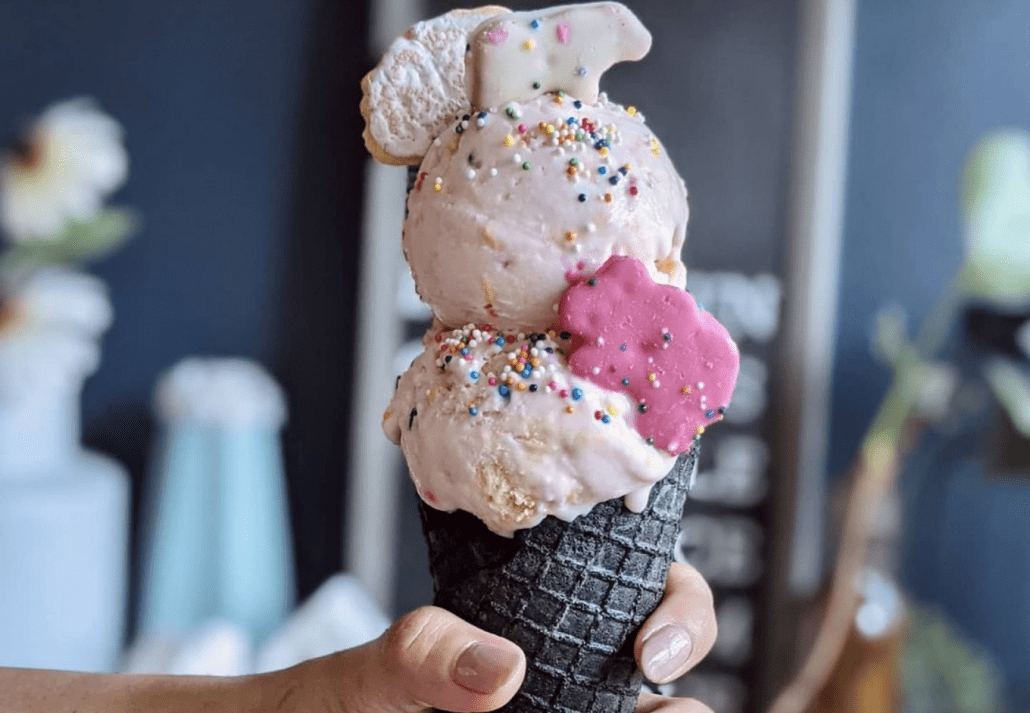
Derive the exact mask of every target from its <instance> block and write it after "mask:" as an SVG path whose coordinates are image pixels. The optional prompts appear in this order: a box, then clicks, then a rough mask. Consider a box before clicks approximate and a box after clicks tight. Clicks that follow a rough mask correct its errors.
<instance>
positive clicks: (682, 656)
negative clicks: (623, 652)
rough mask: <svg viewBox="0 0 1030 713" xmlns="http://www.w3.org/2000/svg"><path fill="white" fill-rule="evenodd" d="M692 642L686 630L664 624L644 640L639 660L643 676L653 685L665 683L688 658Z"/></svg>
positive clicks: (692, 645)
mask: <svg viewBox="0 0 1030 713" xmlns="http://www.w3.org/2000/svg"><path fill="white" fill-rule="evenodd" d="M693 648H694V642H692V641H691V640H690V634H689V633H688V632H687V630H686V629H683V628H682V627H679V626H673V625H672V624H666V625H665V626H663V627H662V628H660V629H659V630H658V631H656V632H654V633H653V634H651V635H650V636H649V637H647V638H646V639H645V640H644V647H643V649H642V650H641V652H640V660H641V663H642V666H643V669H644V676H646V677H647V679H648V680H649V681H654V682H655V683H665V682H666V680H667V679H669V678H671V677H672V676H674V675H675V674H676V672H677V671H679V669H680V668H682V667H683V665H684V664H685V663H686V662H687V659H689V658H690V652H691V651H692V650H693Z"/></svg>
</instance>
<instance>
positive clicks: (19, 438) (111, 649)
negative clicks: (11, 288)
mask: <svg viewBox="0 0 1030 713" xmlns="http://www.w3.org/2000/svg"><path fill="white" fill-rule="evenodd" d="M14 315H15V316H14V319H13V320H12V321H10V322H8V323H5V325H4V327H3V330H2V331H0V666H23V667H37V668H60V669H69V670H81V671H111V670H113V669H114V667H115V666H116V664H117V660H118V655H119V650H120V647H121V643H122V635H123V631H124V618H125V591H126V567H127V541H128V520H129V517H128V513H129V481H128V476H127V474H126V472H125V470H124V469H123V468H122V467H121V466H120V465H119V464H117V463H116V462H114V461H113V460H111V459H109V458H106V457H103V456H100V455H98V454H91V453H87V452H85V451H84V450H83V449H82V447H81V445H80V427H79V420H80V418H79V413H80V405H79V396H80V394H81V391H82V384H83V382H84V381H85V379H86V378H87V377H88V376H89V375H90V374H92V373H93V371H94V370H95V369H96V368H97V365H98V363H99V344H98V340H99V338H100V335H101V334H102V333H103V331H104V330H105V329H106V328H107V326H108V325H109V324H110V319H111V307H110V303H109V301H108V298H107V291H106V288H105V287H104V284H103V283H102V282H100V281H99V280H97V279H96V278H93V277H90V276H88V275H84V274H81V273H76V272H72V271H67V270H48V271H44V272H40V273H38V274H37V275H36V276H35V277H34V278H33V279H32V280H31V281H29V282H28V283H27V284H26V285H24V286H23V288H22V289H21V290H19V291H18V293H17V294H16V295H15V297H14Z"/></svg>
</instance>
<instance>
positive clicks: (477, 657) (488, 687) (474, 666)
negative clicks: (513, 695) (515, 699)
mask: <svg viewBox="0 0 1030 713" xmlns="http://www.w3.org/2000/svg"><path fill="white" fill-rule="evenodd" d="M518 663H519V654H518V651H517V650H513V649H512V648H511V647H508V646H496V645H494V644H482V643H476V644H472V646H470V647H468V648H467V649H465V651H464V652H463V653H462V654H461V656H459V657H458V663H457V665H456V666H455V667H454V682H455V683H457V684H458V685H459V686H461V687H462V688H467V689H468V690H470V691H474V692H476V693H494V692H495V691H496V690H497V689H498V688H500V687H501V685H502V684H503V683H504V682H505V681H507V680H508V678H509V677H510V676H511V674H512V671H514V670H515V667H516V666H518Z"/></svg>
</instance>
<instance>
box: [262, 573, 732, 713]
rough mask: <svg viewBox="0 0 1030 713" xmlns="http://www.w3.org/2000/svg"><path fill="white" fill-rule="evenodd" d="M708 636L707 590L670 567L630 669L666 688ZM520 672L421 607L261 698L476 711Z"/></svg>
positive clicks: (340, 707)
mask: <svg viewBox="0 0 1030 713" xmlns="http://www.w3.org/2000/svg"><path fill="white" fill-rule="evenodd" d="M715 634H716V625H715V609H714V607H713V604H712V593H711V590H710V589H709V588H708V585H707V584H706V583H705V581H704V579H702V578H701V575H700V574H698V572H697V570H695V569H693V568H692V567H689V566H687V565H683V564H678V563H674V564H673V565H672V567H671V568H670V570H669V576H668V579H667V581H666V591H665V598H664V599H663V600H662V603H661V604H660V605H659V606H658V608H657V609H656V610H655V611H654V613H653V614H652V615H651V616H650V617H649V618H648V619H647V621H645V622H644V626H643V627H642V628H641V630H640V634H639V635H638V636H637V640H636V642H635V655H636V658H637V662H638V664H639V665H640V667H641V670H642V671H643V672H644V675H645V676H646V677H647V678H648V679H649V680H652V681H654V682H655V683H666V682H668V681H672V680H674V679H676V678H678V677H679V676H682V675H683V674H684V673H685V672H686V671H688V670H690V669H691V668H692V667H694V666H695V665H697V663H698V662H699V661H700V660H701V659H702V658H704V656H705V654H707V653H708V651H709V650H710V649H711V648H712V644H713V643H714V642H715ZM525 672H526V659H525V656H524V655H523V653H522V650H521V649H519V648H518V647H517V646H516V645H515V644H513V643H511V642H510V641H507V640H505V639H502V638H501V637H498V636H494V635H492V634H488V633H486V632H485V631H482V630H481V629H478V628H476V627H474V626H472V625H471V624H468V623H466V622H465V621H462V620H461V619H459V618H458V617H456V616H454V615H453V614H451V613H450V612H447V611H445V610H443V609H439V608H436V607H422V608H420V609H416V610H415V611H413V612H410V613H408V614H405V615H404V616H403V617H401V618H400V619H398V620H397V621H396V622H395V623H394V625H393V626H391V627H390V628H389V629H388V630H387V631H386V633H384V634H383V635H382V636H381V637H380V638H378V639H376V640H375V641H372V642H369V643H368V644H365V645H364V646H360V647H357V648H354V649H350V650H348V651H342V652H340V653H338V654H334V655H332V656H328V657H325V658H323V659H316V660H315V661H309V662H306V663H304V664H301V665H300V666H297V667H295V668H293V669H288V670H287V671H282V672H278V673H276V674H271V676H273V677H276V678H275V679H274V680H273V681H272V682H270V683H269V685H268V688H267V691H266V694H265V695H263V696H262V698H263V699H264V700H265V701H272V702H273V703H275V700H277V701H278V703H277V704H275V706H274V707H273V708H271V710H274V711H275V713H291V712H293V711H297V713H299V712H300V711H326V713H328V712H329V711H332V712H334V713H341V712H342V713H424V712H425V711H428V710H429V709H432V708H436V709H440V710H447V711H459V712H461V713H465V712H468V713H478V712H479V711H492V710H495V709H497V708H500V707H501V706H502V705H504V704H505V703H507V702H508V701H509V700H510V699H511V697H512V696H514V695H515V692H516V691H517V690H518V688H519V686H520V685H521V684H522V678H523V676H524V675H525ZM272 699H275V700H272ZM266 709H267V708H266ZM637 713H710V711H709V709H708V708H707V707H705V706H704V705H702V704H700V703H698V702H697V701H689V700H684V699H674V698H667V697H664V696H656V695H652V694H649V693H644V694H642V695H641V697H640V702H639V703H638V705H637Z"/></svg>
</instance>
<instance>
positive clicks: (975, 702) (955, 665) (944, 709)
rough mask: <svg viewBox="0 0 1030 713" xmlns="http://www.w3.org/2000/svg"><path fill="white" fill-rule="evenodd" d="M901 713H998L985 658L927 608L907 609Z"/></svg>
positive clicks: (996, 686)
mask: <svg viewBox="0 0 1030 713" xmlns="http://www.w3.org/2000/svg"><path fill="white" fill-rule="evenodd" d="M903 669H904V680H903V685H904V691H905V711H906V713H1001V711H1002V710H1003V709H1002V707H1001V706H1002V704H1001V676H1000V674H999V672H998V669H997V667H996V665H995V664H994V662H993V661H992V660H991V658H990V657H989V656H988V655H987V654H986V653H985V652H983V651H981V650H980V649H978V648H977V647H976V646H975V645H973V644H972V643H970V642H968V641H966V640H965V639H963V637H962V636H961V635H960V634H959V633H958V632H957V631H956V630H955V628H954V627H953V626H952V625H951V623H950V622H949V621H948V620H947V619H946V618H945V617H944V616H943V615H941V614H940V613H938V612H937V611H935V610H933V609H930V608H928V607H922V606H918V605H911V606H910V607H909V627H908V645H907V647H906V649H905V653H904V662H903Z"/></svg>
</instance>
